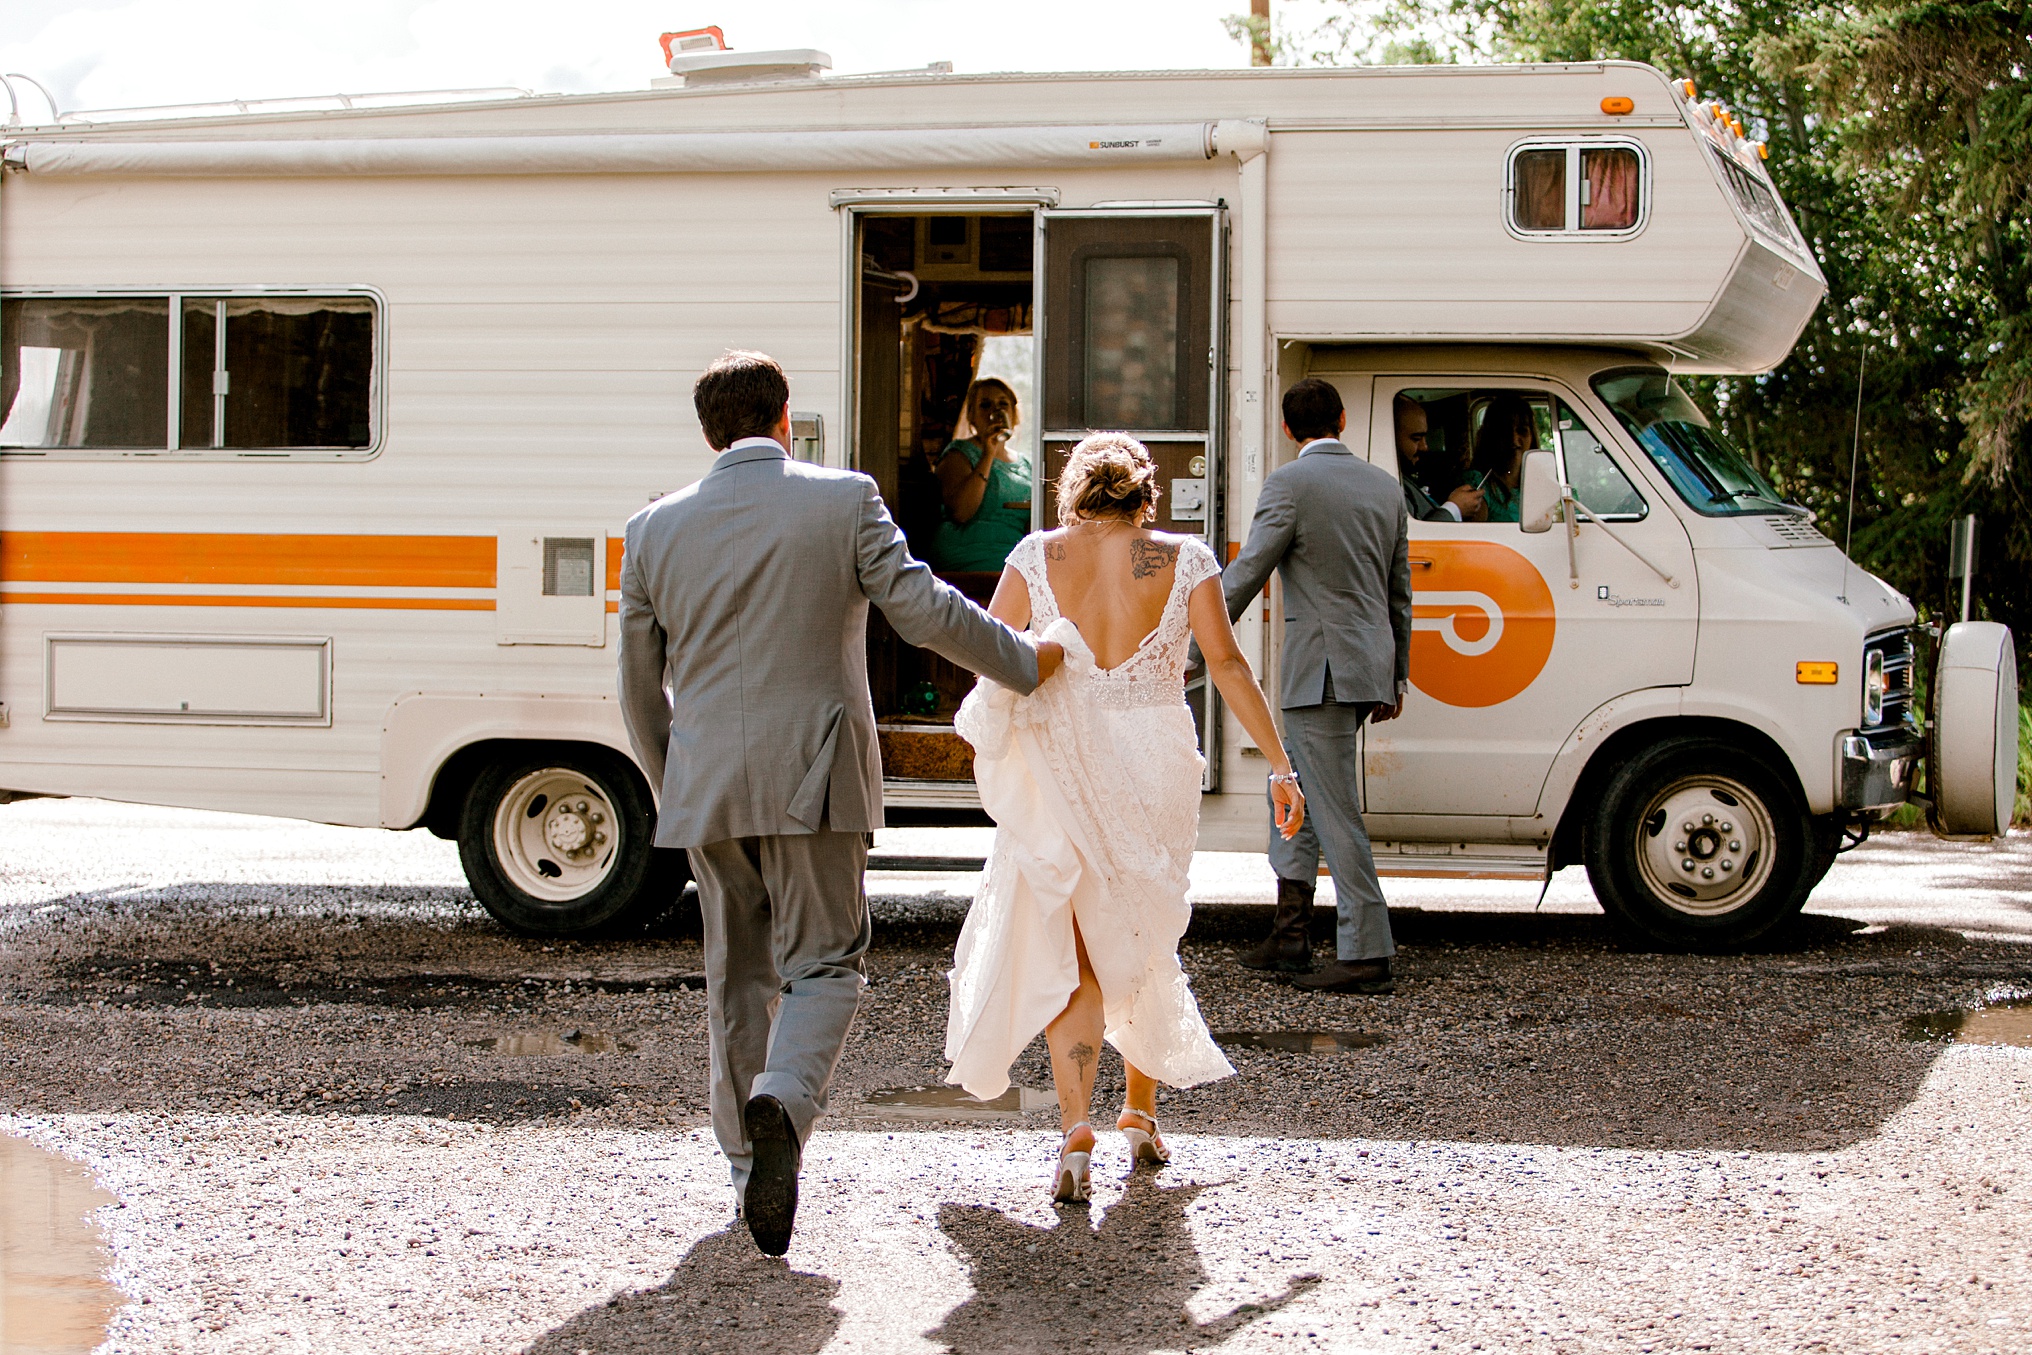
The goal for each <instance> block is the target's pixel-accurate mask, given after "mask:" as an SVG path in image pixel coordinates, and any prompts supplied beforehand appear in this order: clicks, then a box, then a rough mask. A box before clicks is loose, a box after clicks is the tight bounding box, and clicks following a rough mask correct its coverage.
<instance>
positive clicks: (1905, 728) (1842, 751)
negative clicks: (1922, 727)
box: [1836, 725, 1926, 810]
mask: <svg viewBox="0 0 2032 1355" xmlns="http://www.w3.org/2000/svg"><path fill="white" fill-rule="evenodd" d="M1837 747H1838V750H1839V751H1838V752H1837V754H1836V761H1837V765H1838V766H1839V768H1840V772H1841V776H1840V782H1841V796H1840V800H1839V805H1840V807H1841V808H1843V809H1851V810H1862V809H1890V808H1892V807H1893V806H1895V805H1902V804H1904V803H1905V802H1906V801H1907V800H1909V799H1910V798H1912V778H1913V775H1914V774H1915V773H1917V772H1918V770H1919V762H1920V759H1921V758H1922V757H1924V756H1925V754H1926V742H1925V740H1924V739H1922V738H1921V737H1920V736H1919V731H1918V730H1916V729H1914V728H1912V727H1911V726H1910V725H1893V726H1891V727H1890V728H1888V729H1873V730H1870V731H1869V732H1868V733H1862V732H1857V733H1851V734H1844V735H1842V737H1841V741H1840V743H1839V744H1838V745H1837Z"/></svg>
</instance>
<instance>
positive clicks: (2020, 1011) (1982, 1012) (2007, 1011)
mask: <svg viewBox="0 0 2032 1355" xmlns="http://www.w3.org/2000/svg"><path fill="white" fill-rule="evenodd" d="M1905 1038H1906V1039H1908V1040H1939V1041H1945V1042H1947V1043H1950V1044H1991V1045H2010V1046H2012V1047H2014V1048H2017V1049H2032V998H2014V999H2012V1000H2010V1001H2006V1002H1992V1003H1990V1004H1988V1005H1986V1006H1982V1007H1977V1008H1976V1009H1975V1010H1974V1011H1965V1012H1928V1013H1926V1014H1925V1015H1924V1016H1912V1017H1907V1018H1906V1020H1905Z"/></svg>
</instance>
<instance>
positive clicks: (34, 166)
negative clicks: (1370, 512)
mask: <svg viewBox="0 0 2032 1355" xmlns="http://www.w3.org/2000/svg"><path fill="white" fill-rule="evenodd" d="M1266 139H1267V137H1266V132H1265V127H1264V124H1263V123H1262V122H1260V121H1256V120H1253V119H1251V120H1248V121H1241V120H1226V119H1224V120H1222V121H1219V122H1180V123H1156V124H1147V125H1134V126H1127V127H949V128H903V129H877V130H867V131H849V132H667V133H635V134H604V135H558V136H470V137H379V138H364V137H362V138H345V139H339V138H331V139H322V138H319V139H299V140H291V141H267V140H262V141H252V140H246V141H242V140H216V141H138V140H137V141H125V140H123V141H112V140H104V141H101V140H87V141H16V142H13V143H11V144H9V145H8V146H7V147H6V152H5V158H6V163H7V164H8V165H9V166H11V167H13V168H17V169H25V170H27V171H28V172H29V173H30V174H38V175H40V174H52V175H61V174H118V175H142V176H152V177H171V178H237V177H256V176H265V175H289V176H297V177H303V176H311V177H333V178H343V177H353V176H363V175H409V174H740V173H761V172H768V171H783V170H828V169H839V170H889V169H895V170H903V169H966V168H975V167H982V166H997V167H1003V166H1006V167H1009V168H1018V167H1058V166H1067V167H1075V166H1077V167H1084V166H1090V165H1106V164H1119V163H1123V162H1129V163H1142V164H1148V163H1152V162H1159V161H1181V160H1184V161H1194V160H1197V161H1205V160H1210V159H1212V158H1214V157H1215V156H1217V155H1221V154H1224V153H1225V154H1233V155H1235V156H1236V157H1237V158H1239V159H1243V160H1247V159H1250V158H1252V157H1253V156H1256V155H1260V154H1262V152H1263V149H1264V146H1265V142H1266Z"/></svg>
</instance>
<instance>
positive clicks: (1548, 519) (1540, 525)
mask: <svg viewBox="0 0 2032 1355" xmlns="http://www.w3.org/2000/svg"><path fill="white" fill-rule="evenodd" d="M1560 498H1561V496H1560V492H1559V468H1558V466H1556V465H1555V464H1553V459H1552V453H1551V452H1548V451H1546V450H1545V449H1544V448H1542V447H1540V448H1534V449H1532V450H1531V451H1528V452H1526V453H1524V478H1523V480H1522V481H1521V482H1520V484H1519V485H1518V492H1517V525H1518V526H1519V527H1521V528H1522V529H1523V530H1525V531H1527V532H1549V531H1551V530H1552V524H1553V523H1554V522H1557V521H1558V520H1559V506H1560Z"/></svg>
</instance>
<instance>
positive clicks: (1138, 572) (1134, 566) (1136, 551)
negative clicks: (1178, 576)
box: [1129, 537, 1178, 579]
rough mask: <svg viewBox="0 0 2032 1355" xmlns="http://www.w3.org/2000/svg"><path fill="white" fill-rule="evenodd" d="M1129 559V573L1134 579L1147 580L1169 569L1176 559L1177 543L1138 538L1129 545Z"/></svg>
mask: <svg viewBox="0 0 2032 1355" xmlns="http://www.w3.org/2000/svg"><path fill="white" fill-rule="evenodd" d="M1129 559H1130V562H1131V563H1130V570H1129V572H1130V573H1131V574H1132V575H1134V576H1135V577H1136V578H1139V579H1147V578H1149V577H1150V576H1151V575H1152V574H1156V573H1158V572H1159V571H1161V570H1166V569H1169V568H1171V566H1172V563H1173V562H1174V561H1175V560H1177V559H1178V543H1177V542H1176V541H1151V540H1148V539H1147V538H1144V537H1138V538H1137V539H1136V540H1134V541H1132V542H1130V543H1129Z"/></svg>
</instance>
